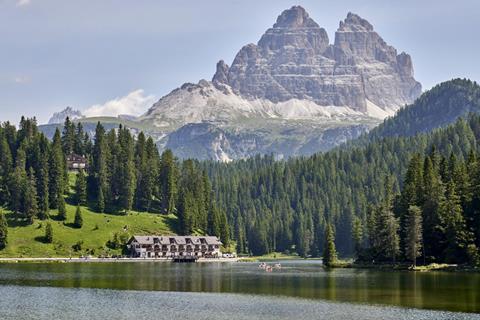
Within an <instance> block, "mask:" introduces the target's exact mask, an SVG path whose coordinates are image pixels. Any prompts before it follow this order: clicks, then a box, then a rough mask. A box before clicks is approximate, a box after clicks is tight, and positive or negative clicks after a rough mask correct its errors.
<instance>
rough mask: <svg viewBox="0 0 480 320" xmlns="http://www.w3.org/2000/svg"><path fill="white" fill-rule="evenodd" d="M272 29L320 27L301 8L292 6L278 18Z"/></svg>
mask: <svg viewBox="0 0 480 320" xmlns="http://www.w3.org/2000/svg"><path fill="white" fill-rule="evenodd" d="M273 27H274V28H288V29H296V28H319V27H320V26H319V25H318V24H317V23H316V22H315V21H313V19H312V18H310V16H309V15H308V13H307V11H306V10H305V9H304V8H303V7H301V6H293V7H291V8H290V9H288V10H285V11H283V12H282V14H280V16H278V18H277V22H276V23H275V24H274V25H273Z"/></svg>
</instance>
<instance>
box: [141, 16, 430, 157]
mask: <svg viewBox="0 0 480 320" xmlns="http://www.w3.org/2000/svg"><path fill="white" fill-rule="evenodd" d="M420 93H421V85H420V83H418V82H417V81H416V80H415V79H414V75H413V64H412V59H411V57H410V56H409V55H408V54H406V53H404V52H402V53H400V54H398V53H397V50H396V49H395V48H393V47H391V46H389V45H388V44H387V43H386V42H385V41H384V40H383V39H382V38H381V37H380V36H379V35H378V34H377V33H376V32H375V31H374V28H373V26H372V25H371V24H370V23H369V22H368V21H366V20H365V19H363V18H361V17H359V16H358V15H356V14H353V13H349V14H348V15H347V17H346V19H345V20H343V21H341V22H340V25H339V28H338V30H337V32H336V33H335V40H334V43H333V44H331V43H330V40H329V38H328V35H327V32H326V31H325V29H323V28H321V27H320V26H319V25H318V24H317V23H316V22H315V21H314V20H313V19H312V18H310V17H309V15H308V13H307V12H306V11H305V9H304V8H302V7H300V6H294V7H292V8H291V9H289V10H285V11H284V12H283V13H282V14H281V15H280V16H279V17H278V19H277V21H276V23H275V24H274V25H273V27H272V28H270V29H268V30H267V31H266V32H265V34H264V35H263V36H262V37H261V38H260V40H259V41H258V43H257V44H248V45H246V46H244V47H243V48H242V49H241V50H240V51H239V52H238V54H237V55H236V57H235V59H234V61H233V62H232V64H231V66H228V65H227V64H226V63H225V62H224V61H220V62H218V64H217V69H216V72H215V74H214V76H213V78H212V81H206V80H201V81H200V82H199V83H198V84H184V85H183V86H181V87H180V88H178V89H175V90H174V91H172V92H171V93H170V94H168V95H167V96H165V97H163V98H161V99H160V100H159V101H158V102H157V103H155V104H154V105H153V106H152V107H151V108H150V109H149V110H148V112H147V113H146V114H145V115H143V116H142V117H141V118H140V120H141V121H142V122H144V123H149V124H151V125H152V126H154V127H155V128H157V130H158V131H159V132H161V133H162V134H163V138H162V139H161V140H160V141H159V144H160V146H161V147H162V148H166V147H169V148H172V149H173V150H174V152H177V153H178V154H179V155H181V156H182V157H197V158H213V159H218V160H228V159H234V158H242V157H247V156H251V155H254V154H257V153H263V154H265V153H272V152H273V153H276V154H278V156H279V157H288V156H292V155H303V154H310V153H313V152H316V151H323V150H327V149H329V148H331V147H333V146H335V145H337V144H338V143H341V142H343V141H345V140H346V139H349V138H355V137H356V136H358V135H359V134H361V133H362V132H365V131H366V130H368V129H369V128H371V127H373V126H374V125H376V124H378V123H379V122H380V121H381V119H383V118H385V117H387V116H389V115H393V113H394V112H395V111H396V110H398V109H399V108H400V107H402V106H404V105H405V104H409V103H412V102H413V101H414V99H415V98H417V97H418V96H419V95H420ZM305 128H310V129H308V130H306V129H305ZM327 130H328V131H327ZM325 133H327V134H325ZM335 135H337V136H335ZM325 136H327V137H328V139H326V138H324V137H325Z"/></svg>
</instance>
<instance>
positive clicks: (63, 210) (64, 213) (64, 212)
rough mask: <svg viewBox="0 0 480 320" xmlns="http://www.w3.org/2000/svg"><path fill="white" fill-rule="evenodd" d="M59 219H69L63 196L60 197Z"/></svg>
mask: <svg viewBox="0 0 480 320" xmlns="http://www.w3.org/2000/svg"><path fill="white" fill-rule="evenodd" d="M57 201H58V216H57V217H58V220H60V221H65V220H67V208H66V207H65V199H64V198H63V196H59V197H58V200H57Z"/></svg>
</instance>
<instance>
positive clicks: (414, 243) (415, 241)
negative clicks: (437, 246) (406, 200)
mask: <svg viewBox="0 0 480 320" xmlns="http://www.w3.org/2000/svg"><path fill="white" fill-rule="evenodd" d="M405 227H406V230H405V232H404V234H405V235H406V237H407V238H406V239H405V256H406V257H407V259H408V260H410V261H411V262H412V264H413V266H414V267H415V266H416V265H417V257H418V256H420V254H421V252H422V243H423V242H422V233H423V232H422V211H421V209H420V208H419V207H417V206H410V208H409V209H408V215H407V217H406V225H405Z"/></svg>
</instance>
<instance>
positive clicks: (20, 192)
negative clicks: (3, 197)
mask: <svg viewBox="0 0 480 320" xmlns="http://www.w3.org/2000/svg"><path fill="white" fill-rule="evenodd" d="M25 166H26V156H25V151H24V149H23V148H22V147H20V148H19V149H18V150H17V158H16V161H15V169H14V172H13V176H12V179H11V180H10V188H9V189H10V192H11V196H12V199H11V202H10V203H11V206H10V207H11V209H12V211H14V212H15V213H16V214H22V213H24V209H25V208H24V202H25V192H26V188H27V184H28V177H27V172H26V170H25Z"/></svg>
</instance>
